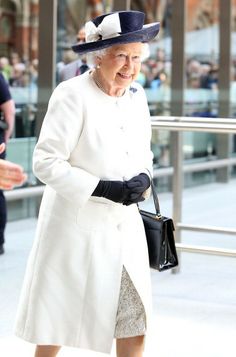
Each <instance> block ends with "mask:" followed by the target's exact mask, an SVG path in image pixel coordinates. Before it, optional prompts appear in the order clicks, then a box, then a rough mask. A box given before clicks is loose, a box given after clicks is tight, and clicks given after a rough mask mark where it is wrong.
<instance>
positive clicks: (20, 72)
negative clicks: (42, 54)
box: [0, 52, 38, 87]
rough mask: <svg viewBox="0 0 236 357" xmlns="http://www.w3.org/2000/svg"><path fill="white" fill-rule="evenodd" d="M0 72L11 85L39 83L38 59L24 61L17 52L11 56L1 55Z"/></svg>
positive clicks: (24, 85) (20, 85) (21, 85)
mask: <svg viewBox="0 0 236 357" xmlns="http://www.w3.org/2000/svg"><path fill="white" fill-rule="evenodd" d="M0 72H1V73H2V74H3V76H4V78H5V80H6V82H7V83H8V84H9V86H10V87H28V86H32V85H37V80H38V59H37V58H35V59H32V60H31V61H23V60H22V59H21V58H20V56H19V54H18V53H17V52H12V53H11V54H10V56H9V57H6V56H0Z"/></svg>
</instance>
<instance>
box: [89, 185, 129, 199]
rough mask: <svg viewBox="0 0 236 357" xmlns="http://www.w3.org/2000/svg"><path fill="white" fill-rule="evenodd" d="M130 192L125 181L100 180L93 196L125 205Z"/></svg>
mask: <svg viewBox="0 0 236 357" xmlns="http://www.w3.org/2000/svg"><path fill="white" fill-rule="evenodd" d="M129 193H130V190H129V189H128V188H127V185H126V182H125V181H103V180H100V181H99V183H98V185H97V187H96V188H95V190H94V191H93V193H92V196H97V197H105V198H107V199H108V200H111V201H114V202H117V203H123V202H124V201H125V200H127V199H128V195H129Z"/></svg>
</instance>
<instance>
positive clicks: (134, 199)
mask: <svg viewBox="0 0 236 357" xmlns="http://www.w3.org/2000/svg"><path fill="white" fill-rule="evenodd" d="M150 184H151V181H150V178H149V176H148V175H147V174H145V173H141V174H139V175H137V176H134V177H132V179H130V180H129V181H126V185H127V187H128V188H129V189H130V190H131V193H130V195H129V197H128V199H127V200H126V201H125V202H124V203H123V204H124V205H126V206H129V205H131V204H132V203H138V202H142V201H144V200H145V198H144V197H143V193H144V192H145V191H146V190H147V189H148V187H149V186H150Z"/></svg>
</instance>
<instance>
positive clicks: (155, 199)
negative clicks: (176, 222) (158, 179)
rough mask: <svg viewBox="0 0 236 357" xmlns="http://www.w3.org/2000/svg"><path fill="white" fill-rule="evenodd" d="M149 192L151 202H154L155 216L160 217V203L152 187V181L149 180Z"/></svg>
mask: <svg viewBox="0 0 236 357" xmlns="http://www.w3.org/2000/svg"><path fill="white" fill-rule="evenodd" d="M150 185H151V191H152V197H153V202H154V206H155V210H156V215H157V216H158V217H161V210H160V203H159V199H158V196H157V193H156V190H155V187H154V183H153V180H152V179H151V184H150Z"/></svg>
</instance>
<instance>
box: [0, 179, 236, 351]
mask: <svg viewBox="0 0 236 357" xmlns="http://www.w3.org/2000/svg"><path fill="white" fill-rule="evenodd" d="M160 200H161V206H162V209H163V212H164V213H166V214H170V203H171V196H170V195H169V194H163V195H160ZM235 212H236V182H235V181H232V182H231V183H230V184H228V185H221V184H212V185H206V186H201V187H200V188H199V187H198V188H193V189H188V190H185V192H184V199H183V221H184V222H185V223H194V224H198V223H199V224H206V222H207V223H208V224H215V225H218V226H225V227H236V220H235ZM35 226H36V220H34V219H29V220H25V221H18V222H14V223H9V224H8V228H7V243H6V254H5V255H4V256H1V257H0V356H1V357H14V356H16V357H30V356H33V351H34V346H32V345H31V344H29V343H26V342H24V341H21V340H20V339H18V338H16V337H14V336H13V332H12V326H13V322H14V317H15V312H16V306H17V301H18V297H19V291H20V287H21V283H22V279H23V275H24V269H25V264H26V260H27V255H28V252H29V250H30V247H31V244H32V240H33V237H34V231H35ZM183 240H184V241H185V242H188V243H194V244H200V245H204V244H205V245H207V246H209V245H210V246H211V245H213V246H219V247H225V248H232V249H236V237H234V236H226V235H225V236H223V235H210V234H203V233H190V232H188V233H187V232H186V233H184V234H183ZM152 283H153V303H154V311H153V322H152V327H151V329H150V333H149V336H148V338H147V341H146V353H145V356H146V357H226V356H232V357H233V356H234V354H235V336H236V259H235V258H227V257H219V256H210V255H201V254H192V253H183V254H182V259H181V272H180V273H179V274H172V273H170V272H163V273H158V272H155V271H152ZM58 356H61V357H63V356H68V357H70V356H78V357H79V356H83V357H93V356H94V357H95V356H97V357H99V356H101V357H102V356H106V355H104V354H99V353H93V352H89V351H82V350H78V349H71V348H63V349H62V350H61V351H60V353H59V355H58ZM112 356H115V351H114V348H113V352H112Z"/></svg>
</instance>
